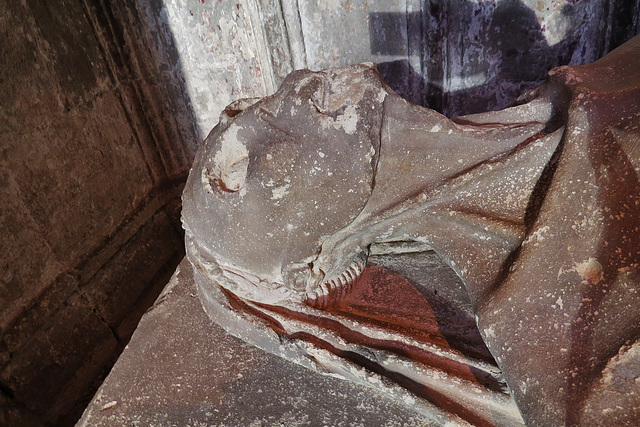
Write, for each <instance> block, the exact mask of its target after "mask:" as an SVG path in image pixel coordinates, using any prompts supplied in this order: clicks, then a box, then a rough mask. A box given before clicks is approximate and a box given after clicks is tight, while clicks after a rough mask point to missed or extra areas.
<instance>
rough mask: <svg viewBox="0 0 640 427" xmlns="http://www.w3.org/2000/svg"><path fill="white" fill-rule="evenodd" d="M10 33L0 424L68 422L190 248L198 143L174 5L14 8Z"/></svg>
mask: <svg viewBox="0 0 640 427" xmlns="http://www.w3.org/2000/svg"><path fill="white" fill-rule="evenodd" d="M141 24H142V25H141ZM163 25H164V27H163ZM0 28H2V29H1V30H0V52H1V56H2V58H3V61H2V65H1V66H0V104H1V105H0V236H1V237H0V331H1V332H0V337H1V338H0V394H2V398H1V399H0V424H2V425H21V424H23V423H27V422H29V423H31V422H36V420H37V422H40V423H45V424H60V425H65V424H70V423H73V422H74V417H77V416H78V415H79V414H78V407H79V406H80V408H81V407H82V406H83V404H82V400H79V399H87V397H88V396H90V395H91V393H92V390H93V389H95V387H97V383H98V382H99V381H100V378H101V375H104V373H105V372H104V371H105V369H108V368H109V366H110V365H111V363H113V360H114V358H115V356H116V354H117V352H118V351H119V350H121V349H122V347H123V346H124V344H125V343H126V341H127V340H128V337H129V336H130V334H131V332H132V331H133V329H134V327H135V324H136V323H137V319H139V317H140V316H141V315H142V311H144V309H145V308H146V307H141V305H144V304H147V305H146V306H147V307H148V306H149V305H150V304H151V302H152V301H153V299H154V298H155V296H156V295H157V294H158V292H159V291H160V289H161V287H162V286H163V284H164V283H166V280H167V279H168V275H167V273H169V274H170V272H171V270H172V269H173V266H175V265H176V264H177V262H178V260H179V259H180V258H181V257H182V254H183V249H182V246H183V244H182V238H181V231H180V229H179V225H178V212H179V206H180V205H179V195H180V192H181V189H182V185H183V182H184V179H185V177H186V172H187V171H188V168H189V165H190V162H191V158H192V156H193V152H194V149H195V143H196V142H197V139H198V138H197V132H196V128H195V126H194V120H193V113H192V112H191V109H190V106H189V102H188V98H186V97H185V96H184V82H183V81H182V77H181V69H180V66H179V61H177V52H176V51H175V47H174V46H173V44H172V39H171V33H170V32H168V30H167V28H166V17H165V16H164V15H163V13H162V3H161V2H160V1H152V2H145V3H144V5H142V6H140V5H138V4H137V2H135V1H127V0H122V1H111V2H94V1H84V0H65V1H31V0H27V1H24V2H3V3H2V5H0ZM74 411H75V412H74Z"/></svg>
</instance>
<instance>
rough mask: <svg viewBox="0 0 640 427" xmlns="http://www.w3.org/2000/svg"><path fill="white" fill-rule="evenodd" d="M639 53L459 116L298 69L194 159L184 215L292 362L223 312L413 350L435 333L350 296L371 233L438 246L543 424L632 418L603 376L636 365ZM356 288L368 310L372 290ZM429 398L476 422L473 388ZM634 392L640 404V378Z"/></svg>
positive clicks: (216, 279)
mask: <svg viewBox="0 0 640 427" xmlns="http://www.w3.org/2000/svg"><path fill="white" fill-rule="evenodd" d="M639 55H640V39H639V38H636V39H633V40H632V41H630V42H628V43H627V44H625V45H624V46H622V47H621V48H619V49H617V50H616V51H614V52H612V53H611V54H609V55H608V56H606V57H605V58H603V59H602V60H600V61H597V62H595V63H594V64H591V65H586V66H576V67H560V68H558V69H555V70H554V71H552V72H551V73H550V78H549V79H548V81H547V82H546V83H545V84H544V85H543V86H542V87H540V88H539V89H538V91H537V93H536V94H535V95H534V96H533V97H532V99H530V100H529V101H528V102H526V103H524V104H522V105H519V106H516V107H513V108H510V109H507V110H503V111H500V112H491V113H484V114H477V115H472V116H467V117H461V118H458V119H454V120H449V119H447V118H445V117H444V116H441V115H439V114H437V113H435V112H433V111H430V110H428V109H423V108H420V107H416V106H414V105H411V104H408V103H407V102H406V101H404V100H402V99H401V98H399V97H398V96H396V95H395V94H393V93H391V92H390V91H389V90H388V89H387V88H386V87H385V85H384V84H383V83H382V82H381V80H380V78H379V77H378V76H377V75H376V74H375V72H374V71H373V70H372V69H371V68H370V67H369V66H366V65H364V66H362V65H361V66H356V67H352V68H344V69H333V70H328V71H325V72H319V73H312V72H305V71H301V72H296V73H294V74H293V75H291V76H290V77H289V78H288V79H287V80H286V81H285V83H284V84H283V86H282V87H281V89H280V90H279V91H278V92H277V93H276V94H275V95H274V96H272V97H268V98H265V99H264V100H262V101H259V102H257V103H255V104H253V105H252V106H251V107H248V108H246V109H244V110H243V111H239V110H235V109H234V110H233V114H232V115H230V114H226V115H223V118H222V121H221V124H220V125H219V126H218V127H217V128H216V129H214V131H213V132H212V133H211V135H210V136H209V138H208V139H207V142H206V146H205V147H204V148H203V149H202V150H201V151H200V152H199V154H198V157H197V160H196V164H195V165H194V169H193V170H192V173H191V177H190V179H189V182H188V184H187V188H186V191H185V194H184V212H183V222H184V225H185V228H186V230H187V238H188V239H187V240H188V242H187V252H188V256H189V259H190V260H191V262H192V263H193V265H194V272H195V277H196V282H197V283H198V285H199V290H200V294H201V298H202V300H203V304H204V306H205V309H207V310H208V312H209V314H210V315H211V316H212V317H213V318H214V319H217V321H219V322H220V323H222V324H223V325H224V326H225V327H226V328H227V329H229V330H230V331H232V332H233V333H235V334H237V335H238V336H242V337H243V338H244V339H246V340H248V341H250V342H253V343H255V344H257V345H259V346H262V347H263V348H268V349H269V350H270V351H272V352H275V353H276V354H281V355H283V356H285V357H287V352H286V351H282V349H280V348H279V347H278V345H279V343H274V342H272V343H266V342H264V341H261V338H260V336H259V332H256V331H259V328H258V329H256V328H255V326H254V327H253V328H248V327H247V326H246V325H244V324H243V323H242V322H240V323H238V322H237V321H235V320H230V319H232V317H233V316H232V315H229V314H225V310H229V311H233V310H239V311H241V312H243V311H246V312H248V313H253V314H254V315H258V316H259V317H260V318H262V319H265V320H266V321H267V323H269V324H270V325H271V327H272V328H273V329H275V330H276V331H278V332H279V333H280V334H281V335H283V336H287V337H289V338H295V339H300V338H302V340H303V341H305V342H310V343H315V345H317V346H320V347H321V348H324V349H325V350H327V349H328V350H330V351H331V352H333V353H334V354H337V355H340V356H342V357H343V358H346V359H348V358H349V357H345V355H346V354H351V355H352V354H360V355H361V356H362V357H365V358H366V357H367V355H368V354H371V353H369V352H371V351H373V354H375V357H374V358H373V359H375V360H376V363H379V362H380V360H387V361H388V360H389V359H385V358H394V357H396V356H397V354H398V351H399V350H398V349H396V348H392V349H390V348H384V349H383V351H378V350H380V348H379V345H380V344H379V343H377V344H376V339H378V340H382V341H384V339H383V338H382V336H385V334H387V335H386V336H387V337H390V336H393V340H394V342H395V341H397V342H401V343H404V344H405V345H406V346H408V348H410V350H406V349H405V353H404V356H406V355H407V354H410V355H414V356H415V354H416V351H418V350H419V349H421V348H422V349H423V350H424V345H425V342H428V343H429V344H433V342H434V341H433V337H431V338H429V339H428V340H427V341H420V340H418V342H416V341H412V340H413V339H415V336H412V335H411V334H409V335H402V334H400V335H393V334H392V335H388V334H389V331H390V330H394V331H395V329H394V328H395V327H396V326H398V325H400V324H402V322H403V321H404V320H406V316H407V313H405V314H404V315H403V316H401V318H402V319H403V320H400V319H399V318H397V319H396V320H393V319H389V318H388V317H385V324H384V325H379V324H378V325H372V324H371V322H370V320H371V319H368V321H362V319H358V320H357V321H354V320H353V318H351V317H349V316H347V317H341V316H342V315H341V314H340V313H338V312H336V311H335V310H336V309H338V308H339V307H341V304H344V302H345V301H347V300H348V298H349V297H348V296H353V292H355V291H354V289H356V287H357V286H358V283H360V282H359V281H358V280H357V277H358V276H359V275H361V274H363V271H368V270H365V269H364V267H365V263H366V260H367V256H368V254H369V251H370V248H371V245H378V244H385V243H388V242H397V241H411V242H417V243H426V244H428V245H429V246H430V247H431V248H433V249H434V250H435V252H436V253H438V254H439V256H441V257H442V258H443V259H444V260H445V261H446V262H447V263H448V264H449V265H450V266H451V267H452V268H453V270H454V271H455V272H456V273H457V275H458V276H459V277H460V278H461V279H462V282H463V283H464V286H465V291H466V293H467V295H468V298H469V302H470V304H471V306H472V311H473V313H474V314H475V316H476V320H477V324H478V326H479V329H480V333H481V334H482V338H483V339H484V341H485V342H486V344H487V346H488V348H489V350H490V351H491V353H492V355H493V356H494V357H495V360H496V361H497V363H498V365H499V366H500V368H501V369H502V371H503V372H504V375H505V378H506V381H507V383H508V384H509V387H510V388H511V390H512V392H513V396H514V398H515V400H516V402H517V404H518V407H519V409H520V411H521V412H522V415H523V417H524V419H525V421H526V422H527V423H528V424H531V425H559V424H565V423H568V424H571V425H575V424H588V423H589V420H593V419H594V418H593V417H594V411H595V410H596V409H594V408H596V406H594V405H597V407H598V408H599V409H598V411H599V415H597V416H596V419H598V420H599V421H602V422H605V421H606V422H609V421H610V422H611V423H614V424H615V423H616V422H618V421H622V420H625V419H627V418H628V414H629V413H630V412H628V411H622V412H620V411H618V410H614V408H615V407H617V406H616V405H618V403H616V402H618V399H617V397H615V396H617V395H616V394H615V393H613V394H612V393H611V390H612V387H614V386H613V385H612V384H613V383H617V380H616V381H613V382H612V381H611V380H609V379H607V378H618V377H619V375H620V374H619V373H618V374H615V375H614V374H612V372H620V371H619V370H616V367H618V366H619V365H621V364H623V365H624V366H629V367H633V366H635V365H634V363H631V362H627V361H626V360H627V358H629V356H628V355H629V354H635V353H634V352H630V353H629V352H622V350H621V349H622V348H623V347H624V346H627V345H631V343H633V342H635V341H636V340H637V338H638V335H639V334H640V326H639V325H640V311H639V310H638V309H637V307H639V306H640V304H639V303H640V301H638V298H640V296H639V293H638V288H639V287H640V281H639V280H638V269H639V263H640V252H639V250H638V245H637V242H638V241H640V239H639V237H640V235H639V234H640V184H639V183H638V182H639V180H638V175H639V170H640V160H639V159H640V148H639V146H640V133H639V131H638V129H639V127H640V64H639V63H638V59H637V58H639V57H640V56H639ZM232 116H233V117H232ZM367 274H369V273H367ZM365 276H366V275H365ZM363 277H364V276H363ZM360 280H365V279H360ZM380 280H382V279H380ZM377 283H384V284H385V285H384V286H392V284H393V283H395V282H394V280H391V281H387V280H382V281H378V282H377ZM218 284H219V285H221V286H222V287H223V288H224V289H225V290H226V291H225V292H227V293H226V295H227V296H228V297H229V298H230V303H226V302H224V301H222V299H223V297H221V294H219V293H217V292H218V291H217V286H218ZM349 292H351V294H350V293H349ZM363 295H364V294H363ZM359 301H360V303H363V304H365V305H368V308H367V309H365V311H370V310H371V307H372V304H373V302H372V301H373V299H372V298H369V297H366V296H363V297H362V298H361V299H360V300H359ZM376 304H377V310H378V311H379V310H380V306H379V301H378V302H377V303H376ZM376 304H373V305H376ZM386 308H387V310H388V313H386V314H385V316H387V315H388V314H389V313H390V312H393V310H394V309H393V304H391V300H390V303H389V305H388V306H387V307H386ZM327 309H328V310H327ZM383 311H384V310H383ZM351 314H353V313H351ZM362 314H363V313H362V312H361V313H359V315H360V316H361V315H362ZM374 323H375V322H374ZM427 323H428V322H427ZM336 324H337V325H341V326H336ZM243 325H244V326H243ZM332 325H333V326H332ZM395 332H397V331H395ZM336 333H337V335H336ZM356 336H357V338H355V337H356ZM309 337H311V338H309ZM313 337H315V338H313ZM436 341H437V340H436ZM354 343H355V344H356V347H350V346H352V345H353V344H354ZM359 346H365V347H367V350H366V351H365V350H363V349H362V347H359ZM372 348H374V350H372ZM375 349H377V350H375ZM441 350H442V348H440V349H439V350H434V349H426V350H425V351H426V352H427V353H429V352H432V353H438V352H439V351H441ZM306 351H308V352H310V353H313V352H314V350H313V346H307V348H306ZM619 353H620V354H619ZM622 353H624V354H626V355H627V356H626V358H625V356H624V355H623V354H622ZM463 354H464V353H463ZM616 355H618V356H617V357H618V358H619V359H621V360H620V361H618V360H612V358H614V357H616ZM414 356H410V357H409V361H408V362H407V363H408V365H407V366H410V368H408V371H407V370H405V371H403V373H402V379H399V378H400V377H398V376H394V375H387V378H393V379H394V380H397V381H398V382H399V383H400V384H402V385H403V386H405V387H407V388H408V389H412V388H411V387H410V386H407V383H406V379H407V378H413V380H415V382H417V383H418V384H420V385H421V386H424V387H429V385H428V384H429V382H428V380H427V379H426V377H422V378H420V379H416V378H415V377H412V375H414V374H415V373H416V372H419V371H420V369H421V368H422V365H420V363H421V362H423V361H421V360H420V358H416V357H414ZM446 357H449V356H446ZM451 357H453V359H455V357H456V356H451ZM451 357H450V358H451ZM352 359H353V357H352ZM355 359H356V360H360V362H357V361H356V363H360V364H361V365H363V366H366V367H367V368H369V369H373V370H374V371H375V369H376V368H375V366H374V365H371V366H369V365H367V363H368V362H365V361H363V360H361V359H358V358H357V357H356V358H355ZM622 359H624V361H623V360H622ZM317 361H318V360H317V358H316V362H317ZM334 362H335V360H334ZM413 362H416V363H413ZM327 363H328V362H326V361H325V364H327ZM336 363H337V364H335V363H334V364H333V365H332V364H331V363H328V364H329V365H332V366H340V364H339V362H336ZM403 363H404V362H403ZM320 364H322V363H320ZM427 365H428V363H427ZM377 366H379V365H377ZM391 370H392V371H393V369H391ZM394 372H396V373H397V372H398V370H396V371H394ZM441 372H445V373H451V372H455V369H454V370H453V371H451V370H450V369H449V368H446V367H445V368H441ZM342 374H343V376H347V377H349V375H345V374H344V372H342ZM616 375H617V376H616ZM625 375H627V376H628V374H625ZM631 376H633V377H634V381H635V378H638V377H639V376H640V372H637V371H634V373H633V374H632V375H631ZM458 378H461V377H458ZM352 379H353V378H352ZM596 385H597V386H596ZM418 395H420V393H418ZM422 397H425V395H424V394H423V395H422ZM426 398H427V400H429V401H430V402H434V400H435V401H436V403H437V404H440V407H442V408H444V411H445V412H448V413H450V414H454V415H455V416H457V417H460V419H462V420H464V421H467V422H474V421H475V420H476V418H474V417H475V415H473V416H471V415H469V412H468V408H470V407H473V404H472V403H471V402H470V401H467V402H465V403H463V404H461V407H459V406H455V405H454V406H451V405H450V404H442V402H441V401H439V400H438V399H434V398H433V395H429V394H428V393H427V395H426ZM457 398H459V399H463V398H462V397H461V395H460V394H458V395H456V396H454V397H453V398H452V400H447V402H451V401H454V402H455V400H456V399H457ZM626 399H630V401H632V402H635V405H636V406H637V405H638V404H639V400H640V395H638V392H637V388H631V389H630V391H629V395H628V396H627V397H626ZM499 400H500V399H499V398H498V399H496V398H494V397H491V398H487V399H486V400H484V402H494V403H495V402H497V401H499ZM462 401H463V400H460V402H462ZM596 402H597V404H596ZM498 406H499V405H498ZM625 417H627V418H625ZM484 421H485V422H490V420H488V419H486V418H485V419H484ZM493 421H494V422H498V421H497V420H496V419H494V420H493Z"/></svg>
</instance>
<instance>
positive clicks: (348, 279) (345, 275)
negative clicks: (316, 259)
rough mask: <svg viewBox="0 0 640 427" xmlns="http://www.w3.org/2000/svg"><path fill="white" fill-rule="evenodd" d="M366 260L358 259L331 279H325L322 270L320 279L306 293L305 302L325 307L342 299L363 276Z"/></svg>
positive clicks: (316, 306)
mask: <svg viewBox="0 0 640 427" xmlns="http://www.w3.org/2000/svg"><path fill="white" fill-rule="evenodd" d="M365 267H366V262H364V261H361V260H356V261H354V262H353V263H351V265H349V267H347V269H346V270H344V271H343V272H342V274H340V275H338V276H337V277H334V278H332V279H329V280H326V281H325V280H324V279H325V277H326V276H325V274H324V272H322V271H320V272H319V274H318V276H319V277H318V279H317V280H316V281H315V283H319V285H316V284H315V283H314V284H312V286H310V288H311V289H312V290H311V289H310V290H309V291H307V292H306V293H305V303H306V304H308V305H310V306H311V307H314V308H318V309H325V308H327V307H329V306H331V305H334V304H336V303H339V302H340V301H342V300H343V299H344V298H345V297H346V296H347V295H348V293H349V291H350V290H351V288H352V287H353V284H354V283H355V282H356V281H357V280H358V279H359V278H360V276H362V273H363V272H364V269H365Z"/></svg>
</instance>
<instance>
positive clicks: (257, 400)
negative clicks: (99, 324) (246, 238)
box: [78, 261, 441, 427]
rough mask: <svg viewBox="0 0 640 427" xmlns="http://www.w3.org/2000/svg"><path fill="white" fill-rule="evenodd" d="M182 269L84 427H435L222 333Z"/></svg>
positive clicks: (386, 399) (364, 390) (407, 410)
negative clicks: (142, 426) (257, 426)
mask: <svg viewBox="0 0 640 427" xmlns="http://www.w3.org/2000/svg"><path fill="white" fill-rule="evenodd" d="M196 292H197V291H196V288H195V285H194V282H193V276H192V269H191V266H190V265H189V264H188V262H186V261H185V262H183V263H182V264H181V265H180V266H179V267H178V270H177V271H176V275H175V276H174V277H173V279H172V280H171V282H170V283H169V284H168V285H167V288H166V289H165V291H164V292H163V293H162V295H161V297H160V298H159V299H158V301H157V302H156V304H155V305H154V307H153V308H152V309H151V310H150V311H149V312H148V313H147V314H146V315H145V316H144V317H143V319H142V320H141V322H140V325H139V327H138V329H137V330H136V332H135V333H134V335H133V337H132V339H131V341H130V343H129V345H128V347H127V349H126V350H125V351H124V352H123V354H122V356H121V357H120V358H119V360H118V362H117V363H116V365H115V366H114V368H113V370H112V371H111V373H110V374H109V376H108V377H107V379H106V380H105V382H104V383H103V384H102V386H101V387H100V389H99V390H98V393H97V394H96V396H95V398H94V399H93V401H92V402H91V404H90V405H89V406H88V407H87V409H86V411H85V413H84V415H83V417H82V419H81V420H80V422H79V423H78V426H79V427H84V426H87V427H88V426H92V427H93V426H113V425H122V426H129V425H156V426H170V425H180V426H201V425H216V426H245V425H246V426H248V425H275V426H280V425H282V426H318V425H331V426H354V425H355V426H360V425H361V426H388V427H392V426H416V427H417V426H437V425H441V424H438V423H436V422H434V421H433V420H432V419H430V418H429V417H427V416H425V415H423V414H420V413H419V412H417V411H416V410H415V408H414V407H413V406H412V404H411V403H410V401H407V402H403V401H398V400H396V399H394V398H392V397H391V396H389V395H386V394H384V393H381V392H379V391H376V390H374V389H372V388H371V387H368V386H365V385H361V384H354V383H350V382H347V381H344V380H342V379H339V378H335V377H333V376H326V375H321V374H320V373H318V372H314V371H311V370H308V369H306V368H304V367H302V366H299V365H296V364H292V363H290V362H288V361H286V360H284V359H282V358H279V357H277V356H274V355H272V354H269V353H267V352H264V351H262V350H260V349H257V348H255V347H252V346H250V345H248V344H246V343H244V342H242V341H240V340H238V339H237V338H234V337H232V336H231V335H229V334H227V333H226V332H224V330H223V329H222V328H221V327H220V326H218V325H216V324H215V323H213V322H212V321H211V320H210V318H209V317H208V316H207V315H206V314H205V313H204V311H203V310H202V306H201V304H200V301H199V299H198V297H197V295H196Z"/></svg>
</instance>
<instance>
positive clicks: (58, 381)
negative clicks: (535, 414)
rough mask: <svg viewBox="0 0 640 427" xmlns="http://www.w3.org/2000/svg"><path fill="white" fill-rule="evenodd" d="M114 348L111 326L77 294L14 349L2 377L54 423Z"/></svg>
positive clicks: (25, 402) (18, 395)
mask: <svg viewBox="0 0 640 427" xmlns="http://www.w3.org/2000/svg"><path fill="white" fill-rule="evenodd" d="M116 347H117V341H116V338H115V336H114V335H113V333H112V332H111V330H110V329H109V327H108V326H107V325H106V324H105V323H104V321H103V320H102V319H100V317H99V316H97V315H96V314H95V313H94V311H93V310H92V308H91V307H89V306H88V305H87V304H86V302H85V301H84V300H83V299H82V298H80V297H79V296H77V295H76V296H75V297H73V298H71V299H70V300H69V301H68V303H67V304H66V305H65V306H64V307H62V308H61V309H60V310H58V311H57V312H56V313H54V314H53V315H52V316H51V317H50V318H49V321H48V325H47V327H46V328H43V329H42V330H40V331H38V333H37V334H35V335H34V336H33V337H31V339H30V341H29V342H28V343H27V344H26V345H24V346H22V347H21V348H20V350H18V351H15V352H13V353H12V357H11V360H10V362H9V364H8V365H7V366H6V367H5V368H4V369H3V371H2V372H1V373H0V381H2V383H3V384H4V385H5V386H6V387H8V388H9V389H10V390H11V392H12V394H13V396H14V398H15V400H16V401H18V402H22V403H23V405H25V406H26V407H27V408H28V409H29V410H30V411H32V412H33V413H34V414H38V415H39V416H40V417H41V418H40V419H41V420H42V421H44V422H48V423H55V422H56V421H57V420H58V417H59V416H60V414H65V413H66V412H68V411H69V410H71V409H72V408H73V407H74V406H75V405H76V399H77V397H78V391H79V390H86V387H87V386H88V385H89V384H91V383H92V382H93V381H94V379H95V378H96V376H97V375H98V374H99V373H100V371H101V370H102V369H104V366H105V363H107V362H108V361H109V360H110V359H112V358H113V355H114V352H115V350H116Z"/></svg>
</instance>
